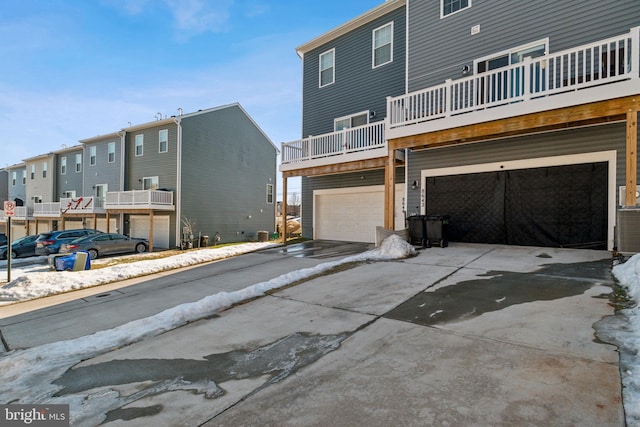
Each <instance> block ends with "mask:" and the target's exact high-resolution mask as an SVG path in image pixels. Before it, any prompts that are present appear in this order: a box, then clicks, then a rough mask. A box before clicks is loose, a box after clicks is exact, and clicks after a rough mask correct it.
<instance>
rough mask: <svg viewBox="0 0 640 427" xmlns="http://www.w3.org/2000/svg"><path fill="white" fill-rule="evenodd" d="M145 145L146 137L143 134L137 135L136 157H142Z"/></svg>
mask: <svg viewBox="0 0 640 427" xmlns="http://www.w3.org/2000/svg"><path fill="white" fill-rule="evenodd" d="M143 144H144V135H142V134H140V135H136V147H135V150H136V151H135V153H136V157H140V156H142V153H143Z"/></svg>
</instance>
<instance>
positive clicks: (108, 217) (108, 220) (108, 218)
mask: <svg viewBox="0 0 640 427" xmlns="http://www.w3.org/2000/svg"><path fill="white" fill-rule="evenodd" d="M110 217H111V215H109V211H107V233H111V231H109V223H110V222H111V221H110V219H111V218H110Z"/></svg>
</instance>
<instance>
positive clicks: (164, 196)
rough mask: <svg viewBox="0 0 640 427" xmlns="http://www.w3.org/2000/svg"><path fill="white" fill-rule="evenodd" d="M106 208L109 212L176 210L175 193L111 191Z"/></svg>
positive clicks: (108, 194)
mask: <svg viewBox="0 0 640 427" xmlns="http://www.w3.org/2000/svg"><path fill="white" fill-rule="evenodd" d="M105 208H106V209H107V210H116V209H119V210H135V209H140V210H143V209H153V210H165V211H173V210H175V206H174V205H173V192H172V191H159V190H129V191H109V192H107V198H106V202H105Z"/></svg>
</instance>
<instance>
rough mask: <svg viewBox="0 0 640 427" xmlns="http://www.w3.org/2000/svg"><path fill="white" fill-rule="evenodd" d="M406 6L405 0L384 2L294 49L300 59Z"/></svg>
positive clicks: (387, 0)
mask: <svg viewBox="0 0 640 427" xmlns="http://www.w3.org/2000/svg"><path fill="white" fill-rule="evenodd" d="M406 4H407V0H386V1H385V2H384V3H383V4H381V5H380V6H377V7H375V8H373V9H371V10H369V11H368V12H365V13H363V14H362V15H360V16H358V17H356V18H354V19H352V20H350V21H348V22H346V23H344V24H342V25H340V26H339V27H336V28H334V29H333V30H329V31H328V32H326V33H324V34H322V35H321V36H319V37H316V38H315V39H313V40H311V41H309V42H307V43H305V44H303V45H300V46H298V47H297V48H296V53H297V54H298V56H299V57H300V58H302V57H304V54H305V53H307V52H309V51H311V50H313V49H316V48H318V47H320V46H322V45H323V44H325V43H328V42H330V41H332V40H334V39H336V38H338V37H340V36H342V35H344V34H347V33H348V32H350V31H352V30H354V29H356V28H358V27H361V26H363V25H364V24H368V23H369V22H372V21H373V20H375V19H378V18H380V17H381V16H384V15H386V14H387V13H389V12H391V11H394V10H396V9H399V8H401V7H403V6H405V5H406Z"/></svg>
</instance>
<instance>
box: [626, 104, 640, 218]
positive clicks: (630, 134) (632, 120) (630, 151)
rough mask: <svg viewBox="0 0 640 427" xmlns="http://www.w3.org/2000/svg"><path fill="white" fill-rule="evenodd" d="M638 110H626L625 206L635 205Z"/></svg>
mask: <svg viewBox="0 0 640 427" xmlns="http://www.w3.org/2000/svg"><path fill="white" fill-rule="evenodd" d="M637 153H638V111H637V110H635V109H632V110H631V111H629V112H627V156H626V157H627V170H626V175H627V176H626V178H627V179H626V184H625V185H626V190H627V191H626V194H625V206H635V205H636V185H637V176H638V175H637V174H638V165H637V163H638V160H637Z"/></svg>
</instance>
